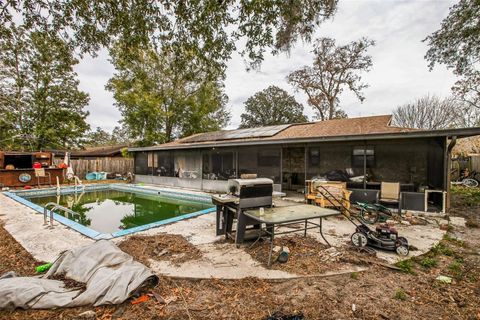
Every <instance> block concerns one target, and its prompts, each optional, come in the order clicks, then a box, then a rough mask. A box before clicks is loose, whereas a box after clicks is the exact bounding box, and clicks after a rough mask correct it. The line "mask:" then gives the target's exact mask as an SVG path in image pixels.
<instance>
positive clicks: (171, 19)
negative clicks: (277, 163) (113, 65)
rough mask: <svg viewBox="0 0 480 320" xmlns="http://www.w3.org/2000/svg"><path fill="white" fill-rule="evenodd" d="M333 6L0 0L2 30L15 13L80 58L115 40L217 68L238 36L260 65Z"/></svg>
mask: <svg viewBox="0 0 480 320" xmlns="http://www.w3.org/2000/svg"><path fill="white" fill-rule="evenodd" d="M336 8H337V0H315V1H310V0H297V1H244V0H241V1H236V0H224V1H218V0H203V1H171V0H159V1H150V0H123V1H110V0H95V1H91V0H21V1H20V0H5V1H4V2H3V4H2V7H1V8H0V25H6V24H7V23H10V22H12V21H13V20H14V19H13V15H14V14H16V15H20V16H21V18H22V20H23V23H24V24H25V26H26V28H29V29H34V30H44V31H45V30H48V31H49V32H53V33H57V34H59V35H60V36H61V37H62V38H63V39H65V40H67V41H68V42H69V43H70V44H71V45H72V46H73V47H75V48H79V49H80V52H82V53H85V52H89V53H94V52H96V51H97V50H98V49H99V48H100V47H101V46H104V47H111V46H112V44H113V43H115V42H116V41H118V40H121V41H123V42H124V43H125V44H126V45H127V46H129V47H131V46H145V45H148V44H154V45H161V46H167V45H168V46H175V45H178V44H181V45H182V46H186V47H188V48H189V50H191V51H192V52H194V53H195V55H197V57H199V58H201V59H202V60H204V63H210V64H215V63H219V64H220V65H222V64H223V62H225V61H226V60H228V58H229V57H230V55H231V53H232V52H233V51H234V50H236V49H237V48H236V42H237V40H239V39H241V40H242V43H244V47H243V48H239V49H240V51H241V53H242V54H243V55H244V56H245V57H246V58H247V59H248V61H249V62H250V63H251V65H252V66H258V65H259V63H260V62H261V61H262V60H263V55H264V53H265V51H266V48H270V49H271V51H272V52H273V53H277V52H280V51H288V50H289V49H290V47H291V46H292V44H293V43H295V41H296V40H297V39H298V38H301V39H302V40H304V41H310V37H311V35H312V34H313V32H314V30H315V27H316V26H318V25H319V24H321V23H322V22H323V21H324V20H325V19H328V18H330V17H331V16H333V14H334V13H335V11H336Z"/></svg>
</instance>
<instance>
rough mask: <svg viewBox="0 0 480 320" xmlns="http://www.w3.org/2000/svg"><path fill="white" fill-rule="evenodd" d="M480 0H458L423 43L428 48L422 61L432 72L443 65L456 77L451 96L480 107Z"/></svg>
mask: <svg viewBox="0 0 480 320" xmlns="http://www.w3.org/2000/svg"><path fill="white" fill-rule="evenodd" d="M478 39H480V1H478V0H460V1H459V2H458V3H457V4H455V5H453V6H452V7H451V8H450V13H449V15H448V16H447V17H446V18H445V19H444V20H443V21H442V25H441V27H440V29H439V30H437V31H435V32H434V33H432V34H431V35H430V36H428V37H427V38H426V39H425V40H424V41H426V42H427V44H428V46H429V49H428V51H427V53H426V55H425V58H426V59H427V60H428V61H429V62H430V68H431V69H432V68H433V67H434V66H435V64H436V63H439V64H444V65H445V66H446V67H447V68H449V69H451V70H453V72H454V74H455V75H457V76H458V77H459V79H458V81H457V82H456V83H455V85H454V87H453V88H452V89H453V92H454V94H455V95H456V96H457V97H459V98H460V99H462V100H463V101H464V102H465V103H467V104H470V105H471V106H474V107H477V108H480V69H479V66H480V41H479V40H478Z"/></svg>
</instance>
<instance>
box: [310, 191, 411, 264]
mask: <svg viewBox="0 0 480 320" xmlns="http://www.w3.org/2000/svg"><path fill="white" fill-rule="evenodd" d="M319 187H320V188H322V189H323V191H324V192H325V194H326V195H328V197H325V198H326V199H327V200H328V201H329V202H330V203H331V204H332V205H334V206H338V204H340V206H341V207H342V208H341V209H342V210H340V212H341V213H342V214H343V215H344V216H345V217H346V218H347V219H348V220H349V221H350V222H351V223H352V224H353V225H354V226H355V227H356V229H355V232H354V233H353V234H352V236H351V237H350V240H351V241H352V244H353V245H354V246H356V247H360V248H362V247H365V246H370V247H375V248H379V249H383V250H389V251H395V252H396V253H397V254H398V255H401V256H407V255H408V252H409V246H408V240H407V239H406V238H404V237H399V236H398V232H397V230H395V228H393V227H391V226H389V225H387V224H382V225H379V226H377V227H376V228H375V230H373V229H372V228H370V227H369V226H368V225H367V224H366V223H365V222H363V221H362V220H361V219H359V218H357V217H356V216H355V215H354V214H353V212H352V211H350V209H348V208H346V207H345V206H344V205H343V204H342V202H341V201H338V199H337V198H336V197H335V196H334V195H333V194H332V193H331V192H330V191H329V190H328V189H327V188H325V187H323V186H319ZM331 199H334V200H335V202H334V201H332V200H331ZM345 212H348V213H349V214H350V216H348V215H347V214H346V213H345ZM352 217H355V218H352ZM354 219H355V220H356V221H355V220H354Z"/></svg>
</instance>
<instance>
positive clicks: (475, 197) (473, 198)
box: [452, 186, 480, 207]
mask: <svg viewBox="0 0 480 320" xmlns="http://www.w3.org/2000/svg"><path fill="white" fill-rule="evenodd" d="M452 194H453V195H455V196H456V199H455V200H456V202H459V203H460V204H461V205H464V206H467V207H474V206H478V205H479V204H480V188H465V187H458V186H455V187H452Z"/></svg>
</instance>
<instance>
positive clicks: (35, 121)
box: [0, 27, 89, 149]
mask: <svg viewBox="0 0 480 320" xmlns="http://www.w3.org/2000/svg"><path fill="white" fill-rule="evenodd" d="M77 63H78V60H77V59H75V58H74V56H73V54H72V51H71V50H70V48H69V47H68V46H67V45H66V44H65V42H64V41H63V40H61V39H60V38H58V37H55V36H52V35H51V34H47V33H41V32H28V31H26V30H25V29H23V28H16V27H14V28H10V29H3V28H0V110H1V114H2V117H1V119H0V129H1V130H0V147H2V148H6V149H22V148H25V147H28V148H32V149H44V148H66V147H75V146H77V145H78V144H79V143H80V141H81V137H82V135H83V134H84V132H85V131H86V130H88V128H89V126H88V124H87V123H86V121H85V119H86V117H87V115H88V112H86V111H84V109H83V108H84V107H85V105H87V103H88V100H89V98H88V95H87V94H86V93H85V92H82V91H80V90H79V89H78V80H77V79H76V76H77V75H76V73H75V72H74V71H73V66H74V65H75V64H77ZM25 143H26V145H25Z"/></svg>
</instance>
